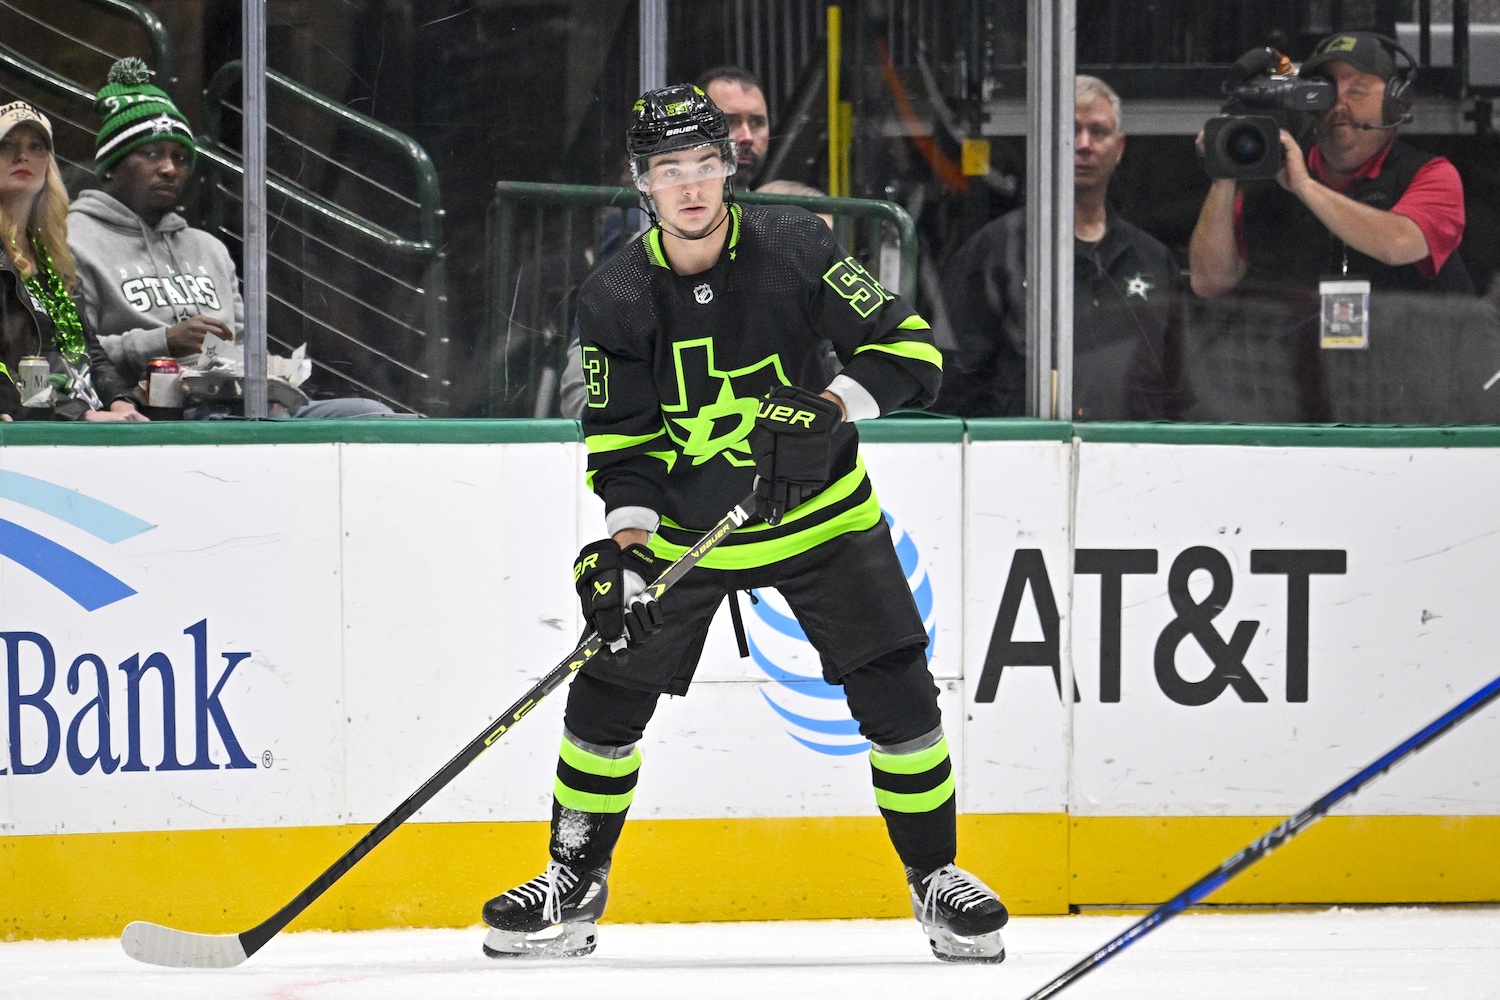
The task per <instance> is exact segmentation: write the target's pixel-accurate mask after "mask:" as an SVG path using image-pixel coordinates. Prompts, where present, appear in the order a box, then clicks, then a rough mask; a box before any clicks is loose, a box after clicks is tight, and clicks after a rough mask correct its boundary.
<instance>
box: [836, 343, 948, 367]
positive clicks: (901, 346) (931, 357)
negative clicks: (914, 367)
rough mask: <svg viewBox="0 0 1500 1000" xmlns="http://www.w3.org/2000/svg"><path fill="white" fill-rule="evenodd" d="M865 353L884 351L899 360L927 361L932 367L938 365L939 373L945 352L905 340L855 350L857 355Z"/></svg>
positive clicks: (870, 345) (929, 345)
mask: <svg viewBox="0 0 1500 1000" xmlns="http://www.w3.org/2000/svg"><path fill="white" fill-rule="evenodd" d="M865 351H883V352H884V353H886V354H894V355H896V356H897V357H898V358H911V359H912V360H913V361H925V362H927V363H928V364H930V365H936V366H937V368H938V370H939V371H941V370H942V367H943V352H942V351H940V350H938V349H937V348H936V347H933V346H932V345H931V344H924V343H922V341H920V340H903V341H900V342H899V343H895V344H866V345H865V346H863V347H856V348H855V349H854V353H855V354H862V353H864V352H865Z"/></svg>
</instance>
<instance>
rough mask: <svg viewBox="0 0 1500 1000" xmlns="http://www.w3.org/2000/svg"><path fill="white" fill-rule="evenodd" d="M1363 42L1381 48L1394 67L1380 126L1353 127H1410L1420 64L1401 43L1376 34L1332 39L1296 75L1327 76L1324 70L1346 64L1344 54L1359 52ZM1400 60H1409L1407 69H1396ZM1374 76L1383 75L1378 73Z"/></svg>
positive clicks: (1358, 126)
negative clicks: (1364, 40)
mask: <svg viewBox="0 0 1500 1000" xmlns="http://www.w3.org/2000/svg"><path fill="white" fill-rule="evenodd" d="M1361 39H1369V40H1372V41H1374V42H1375V43H1376V44H1378V45H1380V46H1381V47H1382V48H1383V49H1384V50H1385V53H1386V55H1387V56H1388V57H1389V59H1390V63H1391V65H1390V70H1389V76H1387V77H1386V81H1385V89H1384V92H1383V94H1382V96H1381V101H1380V121H1379V122H1378V123H1375V122H1350V127H1351V128H1355V129H1360V130H1362V131H1367V132H1375V131H1387V130H1390V129H1394V128H1396V127H1397V126H1399V125H1406V124H1408V123H1409V122H1410V121H1411V119H1412V92H1411V89H1412V84H1413V83H1415V82H1416V78H1417V60H1416V59H1415V58H1414V57H1413V56H1412V54H1411V53H1410V52H1408V51H1407V50H1406V49H1405V48H1404V47H1403V46H1402V45H1401V43H1400V42H1398V41H1396V40H1395V39H1394V38H1391V37H1390V36H1388V35H1379V34H1376V33H1375V32H1373V31H1357V32H1348V33H1344V34H1338V35H1329V36H1328V37H1327V38H1325V39H1323V40H1322V41H1321V42H1319V43H1318V45H1317V47H1316V48H1315V49H1313V54H1312V55H1310V56H1308V58H1307V61H1306V62H1304V63H1303V64H1302V68H1301V69H1300V70H1299V71H1298V74H1297V75H1298V76H1301V77H1304V78H1306V77H1314V76H1326V75H1327V73H1326V71H1323V72H1320V70H1321V69H1322V67H1323V66H1324V65H1325V64H1326V63H1329V62H1333V61H1335V60H1340V61H1344V59H1343V57H1344V54H1345V53H1349V52H1352V51H1354V50H1355V49H1357V48H1358V46H1359V45H1360V40H1361ZM1397 56H1400V57H1401V58H1402V59H1404V60H1406V65H1405V66H1397V65H1396V57H1397ZM1356 68H1357V64H1356ZM1375 75H1377V76H1381V75H1384V74H1382V73H1376V74H1375Z"/></svg>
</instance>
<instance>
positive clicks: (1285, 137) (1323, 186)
mask: <svg viewBox="0 0 1500 1000" xmlns="http://www.w3.org/2000/svg"><path fill="white" fill-rule="evenodd" d="M1398 56H1400V57H1401V58H1402V59H1404V60H1405V66H1402V67H1398V66H1397V57H1398ZM1415 75H1416V61H1415V60H1414V59H1412V57H1411V54H1410V53H1409V52H1407V51H1406V50H1405V49H1404V48H1402V47H1401V46H1400V44H1399V43H1397V42H1395V41H1394V40H1393V39H1390V38H1387V37H1385V36H1383V35H1377V34H1374V33H1372V32H1365V31H1349V32H1340V33H1338V34H1334V35H1330V36H1328V37H1327V38H1324V39H1323V40H1322V41H1320V42H1319V43H1318V45H1317V46H1316V48H1314V50H1313V54H1312V55H1311V56H1309V57H1308V59H1307V60H1306V61H1305V62H1304V63H1303V64H1302V66H1301V68H1300V70H1299V72H1298V76H1299V77H1300V78H1303V79H1309V78H1317V77H1322V78H1326V79H1328V80H1331V81H1332V82H1333V84H1334V85H1335V87H1336V90H1337V99H1336V101H1335V103H1334V105H1333V107H1332V108H1330V109H1328V110H1327V111H1324V112H1323V113H1322V114H1321V116H1320V117H1319V118H1318V121H1317V141H1316V144H1315V145H1314V146H1313V147H1312V148H1311V149H1309V151H1308V154H1307V156H1306V158H1304V156H1303V152H1302V149H1301V147H1300V146H1299V145H1298V144H1297V142H1296V140H1295V139H1294V138H1293V137H1292V136H1291V135H1290V134H1289V133H1288V132H1286V131H1285V130H1283V131H1282V132H1281V133H1280V139H1281V145H1282V148H1283V150H1284V152H1285V163H1284V165H1283V167H1282V170H1281V171H1280V173H1278V174H1277V176H1276V180H1277V183H1278V184H1279V185H1280V188H1281V189H1283V190H1284V192H1286V193H1289V194H1290V195H1291V196H1293V198H1294V199H1295V200H1293V198H1287V197H1286V195H1285V194H1278V193H1277V192H1276V191H1275V189H1274V188H1273V189H1272V190H1271V191H1270V192H1256V191H1253V190H1250V189H1247V190H1245V191H1242V190H1241V189H1240V188H1239V186H1238V185H1237V183H1236V181H1235V180H1234V179H1232V178H1216V179H1215V180H1214V181H1213V183H1212V185H1211V186H1210V188H1209V194H1208V197H1207V198H1206V199H1205V200H1204V203H1203V209H1202V211H1201V212H1200V213H1199V217H1198V224H1197V226H1196V227H1195V228H1194V230H1193V236H1192V239H1191V241H1190V243H1189V253H1188V256H1189V270H1190V272H1191V276H1192V286H1193V290H1194V291H1195V292H1196V293H1197V294H1199V295H1200V296H1203V297H1213V296H1217V295H1221V294H1223V293H1224V292H1227V291H1229V290H1230V289H1232V288H1234V287H1236V286H1237V285H1239V283H1240V281H1241V280H1242V279H1244V278H1245V277H1246V275H1247V273H1248V274H1250V276H1251V279H1252V281H1253V283H1254V284H1256V285H1268V286H1271V287H1280V288H1295V287H1301V288H1316V287H1317V286H1318V281H1319V279H1320V278H1322V277H1328V276H1329V275H1330V274H1331V275H1339V274H1345V275H1349V276H1351V277H1353V276H1354V272H1356V271H1358V272H1359V273H1360V275H1361V277H1363V278H1366V279H1369V280H1370V281H1371V282H1373V287H1374V288H1375V289H1377V290H1382V289H1402V290H1411V291H1434V290H1441V291H1461V290H1466V291H1472V283H1471V282H1470V281H1469V278H1468V274H1467V272H1466V271H1465V270H1464V268H1463V265H1462V262H1461V261H1460V260H1459V259H1458V257H1457V255H1456V254H1454V250H1455V249H1456V248H1457V246H1458V243H1459V241H1460V240H1461V239H1462V236H1463V227H1464V206H1463V185H1462V182H1461V181H1460V180H1459V177H1458V172H1457V170H1456V169H1454V167H1453V165H1452V164H1451V163H1449V162H1448V161H1447V160H1446V159H1444V158H1442V157H1434V156H1430V155H1429V154H1426V153H1423V152H1421V151H1419V150H1417V149H1416V148H1414V147H1412V146H1410V145H1408V144H1406V143H1404V142H1400V141H1398V140H1397V139H1396V138H1395V129H1396V128H1397V127H1398V126H1399V125H1401V124H1404V123H1405V122H1408V121H1410V120H1411V108H1412V94H1411V88H1412V82H1413V80H1414V78H1415Z"/></svg>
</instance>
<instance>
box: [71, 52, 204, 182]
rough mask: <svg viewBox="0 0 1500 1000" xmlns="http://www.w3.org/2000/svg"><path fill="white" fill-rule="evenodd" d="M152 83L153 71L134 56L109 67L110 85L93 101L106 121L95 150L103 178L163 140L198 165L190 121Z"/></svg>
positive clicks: (98, 172)
mask: <svg viewBox="0 0 1500 1000" xmlns="http://www.w3.org/2000/svg"><path fill="white" fill-rule="evenodd" d="M150 81H151V71H150V70H149V69H147V68H146V64H145V63H144V62H142V61H141V60H139V59H137V58H135V57H134V56H130V57H128V58H125V59H121V60H120V61H119V62H117V63H115V64H114V65H113V66H111V67H110V69H109V82H107V83H106V84H105V85H104V88H103V89H102V90H100V91H99V96H98V97H97V98H96V99H95V101H94V110H95V111H97V112H99V116H100V117H101V118H103V119H104V123H103V124H102V125H100V126H99V138H98V141H97V142H96V143H95V146H94V149H95V152H94V172H95V173H97V174H99V175H100V176H101V177H102V176H103V175H104V173H105V171H107V170H109V169H110V168H111V167H113V166H114V165H115V164H116V163H119V162H120V160H121V159H123V158H124V157H125V156H127V155H128V154H129V153H130V151H131V150H133V149H136V148H138V147H140V146H144V145H146V144H147V143H148V142H156V141H158V140H160V139H171V140H172V141H173V142H178V143H181V144H182V145H183V146H185V147H187V151H188V153H189V154H191V156H192V160H191V163H192V165H194V166H196V165H197V163H198V146H197V144H196V143H194V142H193V130H192V129H191V128H190V127H189V126H188V123H187V119H186V118H184V117H183V115H182V112H181V111H178V110H177V105H175V104H173V103H172V99H171V98H170V97H168V96H167V95H166V92H165V91H163V90H162V89H161V88H159V87H154V86H152V85H151V82H150Z"/></svg>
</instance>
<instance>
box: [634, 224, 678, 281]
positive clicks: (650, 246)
mask: <svg viewBox="0 0 1500 1000" xmlns="http://www.w3.org/2000/svg"><path fill="white" fill-rule="evenodd" d="M641 239H642V240H643V241H644V242H645V244H646V256H647V257H650V258H651V263H653V264H655V265H656V266H657V267H665V268H666V269H667V270H669V271H670V270H671V269H672V265H670V264H668V263H667V254H666V251H664V250H663V249H662V248H661V230H660V229H658V228H656V227H655V226H652V227H651V228H650V229H648V230H646V235H645V236H643V237H641Z"/></svg>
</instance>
